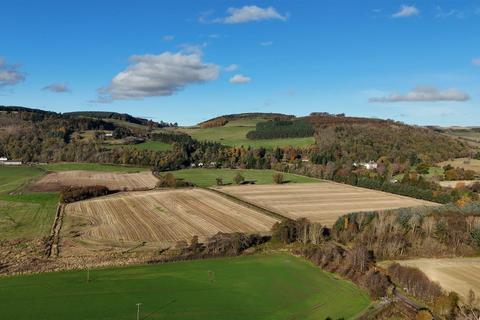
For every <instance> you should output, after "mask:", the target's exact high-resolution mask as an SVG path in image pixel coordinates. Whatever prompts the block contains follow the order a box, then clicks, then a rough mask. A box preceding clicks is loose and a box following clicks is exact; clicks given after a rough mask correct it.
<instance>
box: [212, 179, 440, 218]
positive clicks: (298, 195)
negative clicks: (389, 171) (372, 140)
mask: <svg viewBox="0 0 480 320" xmlns="http://www.w3.org/2000/svg"><path fill="white" fill-rule="evenodd" d="M215 189H216V190H219V191H222V192H224V193H228V194H230V195H233V196H235V197H237V198H239V199H241V200H244V201H247V202H249V203H252V204H255V205H257V206H260V207H262V208H265V209H268V210H271V211H274V212H277V213H279V214H281V215H283V216H285V217H288V218H291V219H298V218H307V219H309V220H311V221H314V222H319V223H321V224H324V225H327V226H332V225H333V224H334V223H335V221H336V220H337V219H338V217H340V216H342V215H344V214H346V213H351V212H359V211H373V210H385V209H396V208H403V207H416V206H424V205H436V204H435V203H432V202H428V201H423V200H417V199H413V198H409V197H404V196H399V195H396V194H390V193H386V192H381V191H375V190H370V189H364V188H358V187H353V186H349V185H344V184H339V183H334V182H327V181H325V182H321V183H305V184H304V183H296V184H283V185H242V186H226V187H217V188H215Z"/></svg>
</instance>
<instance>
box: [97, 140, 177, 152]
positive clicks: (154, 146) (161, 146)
mask: <svg viewBox="0 0 480 320" xmlns="http://www.w3.org/2000/svg"><path fill="white" fill-rule="evenodd" d="M105 147H107V148H121V147H125V148H135V149H138V150H152V151H169V150H172V145H171V144H168V143H165V142H161V141H152V140H149V141H145V142H142V143H139V144H111V145H105Z"/></svg>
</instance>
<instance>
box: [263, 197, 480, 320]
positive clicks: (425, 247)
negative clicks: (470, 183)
mask: <svg viewBox="0 0 480 320" xmlns="http://www.w3.org/2000/svg"><path fill="white" fill-rule="evenodd" d="M479 209H480V208H479V207H473V206H470V207H464V208H462V207H458V206H452V205H449V206H444V207H441V208H433V207H431V208H424V209H416V210H417V211H414V209H398V210H392V211H390V212H387V213H386V212H382V213H380V212H372V213H358V214H350V215H346V216H343V217H340V218H339V219H338V221H337V223H336V224H335V226H334V227H333V229H329V228H326V227H324V226H322V225H320V224H318V223H312V222H310V221H308V220H307V219H298V220H295V221H293V220H285V221H282V222H279V223H276V224H275V225H274V226H273V228H272V239H273V241H275V242H280V243H282V244H284V245H288V246H289V248H293V249H292V250H293V251H294V252H295V253H296V254H298V255H302V256H304V257H306V258H307V259H309V260H311V261H312V262H313V263H314V264H315V265H318V266H320V267H321V268H322V269H324V270H327V271H330V272H333V273H336V274H340V275H341V276H342V277H345V278H347V279H350V280H351V281H353V282H354V283H356V284H357V285H359V286H360V287H362V288H364V289H365V290H366V291H367V292H368V293H369V295H370V296H371V297H372V298H373V299H378V298H381V297H385V296H389V295H390V296H392V295H393V296H395V295H396V292H397V289H396V288H395V285H397V286H399V288H401V290H405V291H406V292H407V294H409V295H410V296H414V297H415V298H417V299H418V300H419V301H422V302H423V303H424V304H425V305H426V306H428V308H429V309H426V308H424V310H423V311H422V310H421V311H420V312H419V313H417V314H416V316H417V319H420V318H419V317H421V316H425V319H432V313H433V315H434V316H435V318H437V319H476V318H475V317H472V316H474V314H475V313H476V312H478V305H476V303H477V302H478V301H477V300H476V298H475V295H474V294H473V293H471V294H470V296H471V297H469V299H468V301H464V302H460V299H459V297H458V295H457V294H456V293H454V292H447V291H445V290H443V289H442V288H441V287H440V286H439V285H438V284H437V283H434V282H432V281H431V280H429V279H428V277H427V276H426V275H425V274H424V273H423V272H421V271H420V270H418V269H416V268H412V267H404V266H401V265H399V264H396V263H393V264H390V265H389V266H388V267H387V268H386V270H384V271H381V270H379V268H378V267H377V266H376V260H377V258H380V259H393V258H395V259H398V258H405V257H409V256H410V257H430V256H432V255H433V256H437V257H438V256H451V255H452V254H453V255H462V254H468V255H472V254H478V252H480V237H478V235H480V229H479V227H478V226H479V225H480V215H479V212H480V210H479ZM457 224H459V225H457ZM292 244H294V245H293V246H292ZM452 244H453V245H452ZM432 248H433V249H434V250H433V251H429V250H431V249H432ZM429 310H430V311H429ZM385 312H386V315H387V317H388V318H390V317H392V316H393V315H394V314H395V310H393V311H389V310H388V309H387V310H386V311H385ZM390 312H392V314H390ZM414 316H415V315H414ZM380 318H381V319H383V318H382V317H380ZM421 319H424V318H421Z"/></svg>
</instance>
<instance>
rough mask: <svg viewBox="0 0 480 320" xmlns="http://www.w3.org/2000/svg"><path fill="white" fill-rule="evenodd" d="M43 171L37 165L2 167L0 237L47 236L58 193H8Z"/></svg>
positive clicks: (0, 182)
mask: <svg viewBox="0 0 480 320" xmlns="http://www.w3.org/2000/svg"><path fill="white" fill-rule="evenodd" d="M42 173H43V171H42V170H40V169H38V168H34V167H2V166H0V240H1V239H12V238H21V237H22V238H23V237H25V238H36V237H42V236H45V235H48V233H49V231H50V228H51V226H52V222H53V219H54V217H55V210H56V207H57V202H58V194H57V193H34V194H15V195H11V194H9V193H10V192H12V191H14V190H17V189H19V188H20V187H21V186H23V185H24V184H26V183H27V182H28V181H29V180H31V179H34V178H36V177H38V176H40V175H41V174H42Z"/></svg>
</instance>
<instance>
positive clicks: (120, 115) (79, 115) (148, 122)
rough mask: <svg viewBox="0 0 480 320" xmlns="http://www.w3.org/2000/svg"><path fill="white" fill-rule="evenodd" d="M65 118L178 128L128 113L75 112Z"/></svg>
mask: <svg viewBox="0 0 480 320" xmlns="http://www.w3.org/2000/svg"><path fill="white" fill-rule="evenodd" d="M64 115H65V116H68V117H72V118H82V117H83V118H92V119H115V120H121V121H125V122H129V123H133V124H139V125H144V126H150V127H155V128H165V127H176V126H177V124H176V123H167V122H163V121H160V122H155V121H152V120H148V119H144V118H139V117H134V116H132V115H129V114H127V113H118V112H109V111H75V112H66V113H64Z"/></svg>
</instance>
